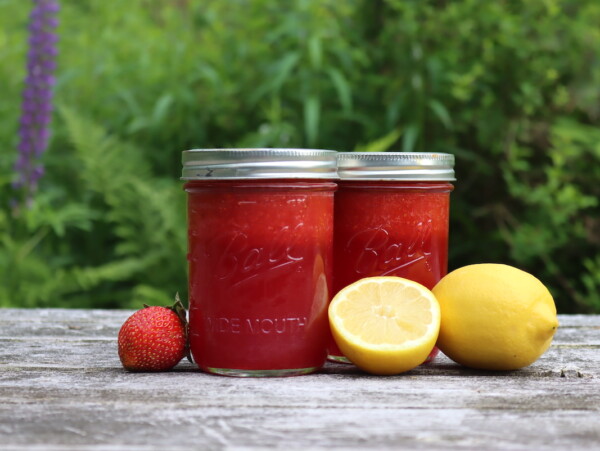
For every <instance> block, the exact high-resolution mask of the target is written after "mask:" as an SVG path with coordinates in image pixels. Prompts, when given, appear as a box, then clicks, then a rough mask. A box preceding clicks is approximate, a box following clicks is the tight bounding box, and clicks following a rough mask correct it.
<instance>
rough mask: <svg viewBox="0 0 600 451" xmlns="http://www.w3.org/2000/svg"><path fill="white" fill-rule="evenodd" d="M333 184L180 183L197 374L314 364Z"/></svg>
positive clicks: (321, 352)
mask: <svg viewBox="0 0 600 451" xmlns="http://www.w3.org/2000/svg"><path fill="white" fill-rule="evenodd" d="M335 187H336V185H335V184H334V183H330V182H323V181H314V182H310V181H303V182H294V181H264V180H262V181H248V180H244V181H218V182H207V181H194V182H188V183H187V184H186V185H185V188H186V191H187V192H188V234H189V237H188V238H189V254H188V260H189V271H190V274H189V280H190V287H189V288H190V346H191V351H192V354H193V357H194V360H195V361H196V362H197V363H198V365H199V366H200V367H201V368H202V369H204V370H206V371H209V372H215V373H220V374H229V373H230V371H229V370H234V371H233V373H235V372H237V373H243V372H244V371H247V372H248V375H253V374H252V373H253V372H259V373H260V372H263V371H264V372H274V373H275V375H278V374H277V373H278V372H279V371H280V372H281V373H280V374H281V375H292V374H303V373H306V372H310V371H314V370H316V369H318V368H320V367H321V366H322V365H323V363H324V361H325V359H326V355H327V345H328V339H329V328H328V319H327V305H328V301H329V295H330V293H331V290H330V287H329V286H328V284H329V283H330V282H329V281H330V280H331V270H332V268H331V261H332V258H331V257H332V251H333V249H332V246H333V224H332V223H333V221H332V218H333V191H334V189H335ZM238 375H239V374H238Z"/></svg>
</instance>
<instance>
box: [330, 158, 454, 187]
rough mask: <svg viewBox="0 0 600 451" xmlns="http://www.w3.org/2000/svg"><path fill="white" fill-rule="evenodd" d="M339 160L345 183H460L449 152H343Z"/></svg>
mask: <svg viewBox="0 0 600 451" xmlns="http://www.w3.org/2000/svg"><path fill="white" fill-rule="evenodd" d="M336 158H337V166H338V175H339V177H340V179H341V180H402V181H447V182H452V181H455V180H456V178H455V174H454V163H455V159H454V155H452V154H449V153H439V152H339V153H338V154H337V156H336Z"/></svg>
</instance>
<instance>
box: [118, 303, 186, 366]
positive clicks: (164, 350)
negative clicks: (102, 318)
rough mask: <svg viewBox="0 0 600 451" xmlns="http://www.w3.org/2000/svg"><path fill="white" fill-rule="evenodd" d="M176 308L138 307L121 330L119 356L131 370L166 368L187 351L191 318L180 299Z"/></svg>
mask: <svg viewBox="0 0 600 451" xmlns="http://www.w3.org/2000/svg"><path fill="white" fill-rule="evenodd" d="M176 299H177V300H176V302H175V304H174V305H173V307H148V306H147V305H144V308H143V309H141V310H138V311H137V312H135V313H134V314H133V315H131V316H130V317H129V318H128V319H127V321H125V323H123V325H122V326H121V330H120V331H119V339H118V342H119V358H120V359H121V363H122V364H123V367H125V369H127V370H129V371H166V370H170V369H171V368H173V367H174V366H175V365H177V364H178V363H179V361H180V360H181V359H182V358H183V357H184V356H185V355H186V353H187V349H188V346H187V321H186V319H185V308H184V307H183V304H182V303H181V301H179V298H176Z"/></svg>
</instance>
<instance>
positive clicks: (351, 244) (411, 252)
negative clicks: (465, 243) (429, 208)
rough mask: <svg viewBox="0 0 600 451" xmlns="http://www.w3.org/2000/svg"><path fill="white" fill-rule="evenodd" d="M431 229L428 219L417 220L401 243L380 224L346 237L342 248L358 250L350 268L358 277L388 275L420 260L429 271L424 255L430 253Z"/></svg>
mask: <svg viewBox="0 0 600 451" xmlns="http://www.w3.org/2000/svg"><path fill="white" fill-rule="evenodd" d="M432 229H433V224H432V220H431V219H427V220H424V221H420V222H418V223H417V224H415V226H414V227H412V228H411V232H410V234H409V235H406V236H405V237H403V240H402V241H401V242H398V239H397V238H396V237H394V235H392V234H391V233H390V232H388V231H387V230H386V229H385V228H383V227H375V228H370V229H365V230H361V231H360V232H359V233H357V234H356V235H354V236H353V237H352V238H350V240H348V243H347V245H346V249H347V250H348V251H350V252H352V250H356V249H360V251H359V252H358V253H356V252H355V254H356V255H355V256H354V257H353V258H355V262H356V263H355V266H354V270H355V272H356V273H357V274H359V275H361V276H369V275H372V274H378V275H381V276H390V275H393V274H395V273H396V272H398V271H400V270H402V269H403V268H406V267H407V266H410V265H413V264H415V263H417V262H420V261H423V262H424V263H425V265H426V268H427V269H428V270H429V271H431V265H430V262H429V261H428V260H427V258H428V257H429V256H430V255H431V243H432V240H431V234H432Z"/></svg>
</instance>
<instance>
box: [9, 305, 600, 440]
mask: <svg viewBox="0 0 600 451" xmlns="http://www.w3.org/2000/svg"><path fill="white" fill-rule="evenodd" d="M130 314H131V312H130V311H109V310H61V309H47V310H19V309H0V450H3V451H5V450H6V451H9V450H19V451H21V450H42V449H43V450H103V449H106V450H118V449H127V450H159V449H160V450H184V449H185V450H190V449H207V450H211V449H232V450H236V449H240V450H242V449H244V450H245V449H273V448H285V449H342V450H344V449H428V450H430V449H478V450H481V449H510V450H521V449H535V450H540V449H567V448H570V449H600V378H599V377H600V352H599V350H600V316H597V315H593V316H583V315H578V316H564V315H563V316H560V317H559V320H560V323H561V326H560V328H559V330H558V332H557V334H556V337H555V339H554V342H553V345H552V346H551V348H550V349H549V350H548V352H546V354H544V355H543V356H542V357H541V358H540V359H539V360H538V361H537V362H535V363H534V364H533V365H531V366H529V367H527V368H524V369H522V370H519V371H511V372H504V373H501V372H485V371H474V370H469V369H466V368H463V367H461V366H459V365H456V364H455V363H453V362H451V361H450V360H449V359H448V358H446V357H445V356H443V355H441V356H439V357H438V358H437V359H436V360H435V362H434V363H432V364H430V365H425V366H421V367H419V368H416V369H415V370H413V371H410V372H408V373H405V374H403V375H399V376H393V377H376V376H370V375H367V374H364V373H362V372H360V371H359V370H357V369H356V368H355V367H354V366H352V365H343V364H333V363H328V364H326V366H325V367H324V368H323V370H322V371H321V372H319V373H317V374H312V375H307V376H299V377H290V378H269V379H238V378H228V377H221V376H213V375H208V374H204V373H202V372H200V371H198V370H197V369H196V368H195V367H194V366H193V365H192V364H190V363H188V362H186V361H183V362H181V363H180V364H179V365H178V366H177V367H176V368H175V370H173V371H171V372H167V373H156V374H154V373H128V372H126V371H125V370H123V369H122V367H121V365H120V362H119V358H118V355H117V346H116V337H117V333H118V330H119V328H120V326H121V324H122V323H123V321H125V319H126V318H127V317H128V316H129V315H130Z"/></svg>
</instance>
